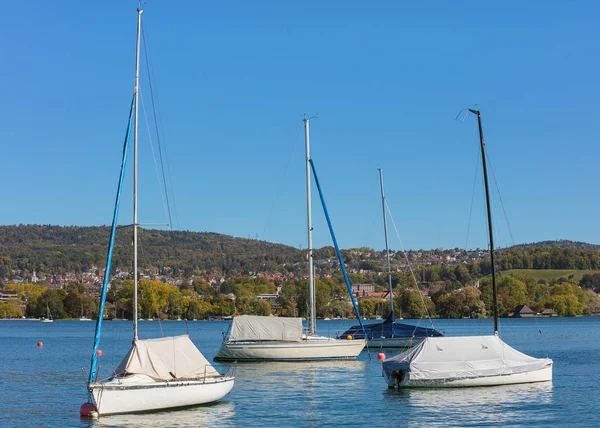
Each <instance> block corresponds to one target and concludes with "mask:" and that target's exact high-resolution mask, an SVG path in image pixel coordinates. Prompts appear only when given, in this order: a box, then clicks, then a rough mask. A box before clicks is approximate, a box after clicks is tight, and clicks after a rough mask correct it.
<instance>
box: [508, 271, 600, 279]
mask: <svg viewBox="0 0 600 428" xmlns="http://www.w3.org/2000/svg"><path fill="white" fill-rule="evenodd" d="M595 273H600V271H597V270H578V269H511V270H505V271H502V272H501V274H502V275H513V274H514V275H527V276H532V277H534V278H535V279H537V280H540V279H543V280H545V281H550V280H552V279H558V278H561V277H565V278H568V277H569V276H570V275H573V279H574V280H575V281H577V282H579V281H580V280H581V278H582V277H583V275H585V274H592V275H593V274H595Z"/></svg>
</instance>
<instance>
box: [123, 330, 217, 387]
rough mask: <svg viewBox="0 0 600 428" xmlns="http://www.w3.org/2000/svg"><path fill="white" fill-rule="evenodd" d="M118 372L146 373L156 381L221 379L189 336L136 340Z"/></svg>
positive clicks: (125, 373)
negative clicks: (215, 377)
mask: <svg viewBox="0 0 600 428" xmlns="http://www.w3.org/2000/svg"><path fill="white" fill-rule="evenodd" d="M116 373H117V375H128V374H144V375H147V376H150V377H151V378H153V379H154V380H157V381H169V380H181V379H199V378H200V379H202V378H204V376H205V375H206V376H207V377H211V376H220V375H219V372H217V371H216V370H215V369H214V368H213V367H212V366H211V365H210V363H209V362H208V360H207V359H206V358H205V357H204V355H202V353H201V352H200V351H199V350H198V348H196V346H195V345H194V344H193V343H192V341H191V340H190V338H189V336H187V335H183V336H172V337H163V338H160V339H146V340H136V341H135V342H134V343H133V346H132V347H131V349H130V350H129V352H128V353H127V356H126V357H125V358H124V359H123V361H121V364H119V367H118V368H117V370H116Z"/></svg>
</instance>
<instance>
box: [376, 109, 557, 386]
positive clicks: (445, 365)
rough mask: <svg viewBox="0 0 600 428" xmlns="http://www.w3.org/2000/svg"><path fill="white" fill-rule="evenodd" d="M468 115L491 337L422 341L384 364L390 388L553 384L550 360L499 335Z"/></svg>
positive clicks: (480, 134) (484, 174)
mask: <svg viewBox="0 0 600 428" xmlns="http://www.w3.org/2000/svg"><path fill="white" fill-rule="evenodd" d="M469 111H470V112H471V113H473V114H475V115H476V116H477V123H478V126H479V142H480V146H481V159H482V163H483V177H484V183H485V198H486V210H487V220H488V232H489V240H490V263H491V268H492V306H493V313H494V334H493V335H487V336H462V337H428V338H426V339H425V340H423V342H421V343H420V344H419V345H418V346H416V347H413V348H412V349H410V350H408V351H406V352H403V353H401V354H400V355H397V356H395V357H392V358H388V359H387V360H384V361H383V374H384V377H385V379H386V382H387V384H388V387H390V388H394V387H398V388H405V387H417V388H440V387H465V386H493V385H509V384H518V383H532V382H546V381H551V380H552V360H551V359H549V358H534V357H530V356H528V355H525V354H523V353H521V352H519V351H517V350H516V349H514V348H512V347H511V346H509V345H507V344H506V343H504V342H503V341H502V339H500V337H499V336H498V303H497V295H498V293H497V288H496V268H495V265H494V236H493V232H492V230H493V229H492V213H491V209H490V194H489V185H488V177H487V163H486V159H485V143H484V141H483V130H482V125H481V113H480V112H479V111H478V110H472V109H469Z"/></svg>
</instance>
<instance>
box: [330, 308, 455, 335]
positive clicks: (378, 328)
mask: <svg viewBox="0 0 600 428" xmlns="http://www.w3.org/2000/svg"><path fill="white" fill-rule="evenodd" d="M363 325H364V332H363V328H362V327H361V326H360V325H354V326H352V327H350V328H349V329H348V330H346V331H345V332H343V333H342V334H340V335H339V336H338V337H337V338H338V339H346V338H347V337H348V336H352V338H353V339H364V338H365V332H366V334H367V339H369V340H370V339H381V338H385V339H391V338H410V337H416V338H422V337H437V336H443V334H442V333H440V332H439V331H437V330H436V329H434V328H427V327H418V326H416V325H411V324H406V323H399V322H394V320H393V319H392V315H391V313H390V315H389V316H388V317H387V318H386V319H385V321H383V322H378V323H373V324H363Z"/></svg>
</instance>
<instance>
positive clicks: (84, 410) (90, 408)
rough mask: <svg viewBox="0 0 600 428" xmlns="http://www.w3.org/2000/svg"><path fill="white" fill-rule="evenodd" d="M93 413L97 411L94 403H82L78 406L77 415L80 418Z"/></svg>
mask: <svg viewBox="0 0 600 428" xmlns="http://www.w3.org/2000/svg"><path fill="white" fill-rule="evenodd" d="M94 413H96V414H97V413H98V409H96V406H94V403H83V404H82V405H81V407H80V408H79V416H81V417H82V418H91V417H93V416H94Z"/></svg>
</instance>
